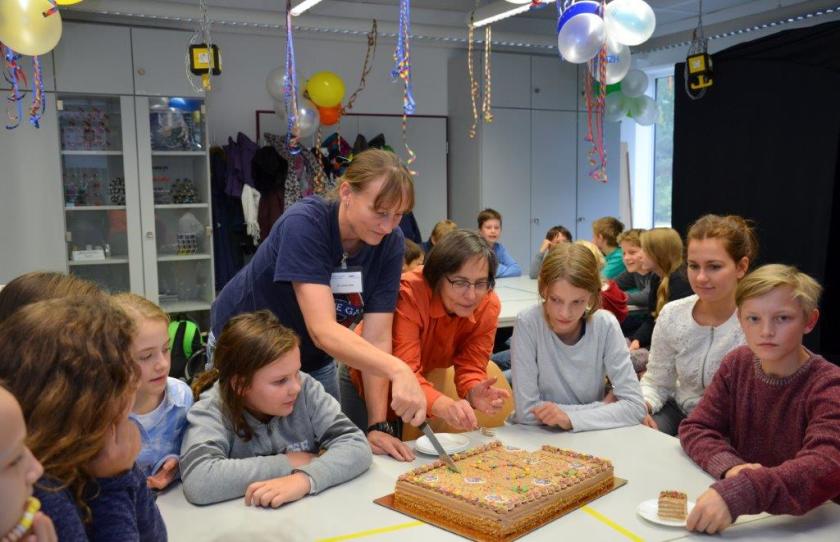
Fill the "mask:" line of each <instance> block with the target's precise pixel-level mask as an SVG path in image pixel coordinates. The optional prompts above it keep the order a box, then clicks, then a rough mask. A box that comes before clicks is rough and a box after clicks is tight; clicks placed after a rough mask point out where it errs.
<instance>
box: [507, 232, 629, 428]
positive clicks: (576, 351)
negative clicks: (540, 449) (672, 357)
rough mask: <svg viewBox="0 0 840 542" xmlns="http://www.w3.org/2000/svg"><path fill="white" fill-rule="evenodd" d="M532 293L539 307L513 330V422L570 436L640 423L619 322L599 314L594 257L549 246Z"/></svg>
mask: <svg viewBox="0 0 840 542" xmlns="http://www.w3.org/2000/svg"><path fill="white" fill-rule="evenodd" d="M538 289H539V292H540V296H541V297H542V299H543V301H542V302H541V303H539V304H537V305H534V306H533V307H531V308H529V309H526V310H524V311H522V312H520V313H519V315H517V317H516V326H515V327H514V330H513V339H512V342H511V361H512V372H513V393H514V400H515V403H516V411H515V412H514V415H513V420H514V421H515V422H516V423H524V424H529V425H548V426H553V427H559V428H561V429H565V430H570V431H587V430H592V429H608V428H612V427H622V426H626V425H633V424H636V423H639V422H640V421H641V419H642V418H643V417H644V402H643V401H642V393H641V390H640V388H639V381H638V380H637V379H636V373H635V372H634V371H633V364H632V362H631V361H630V352H629V351H628V350H627V345H626V343H625V340H624V337H623V335H622V334H621V328H620V327H619V325H618V321H617V320H616V319H615V316H613V315H612V314H611V313H610V312H608V311H605V310H603V309H600V308H599V307H600V294H601V276H600V273H599V269H598V262H597V260H596V259H595V255H594V254H593V253H592V252H591V251H590V250H589V249H588V248H586V247H585V246H583V245H579V244H568V243H561V244H559V245H557V246H555V247H554V248H552V249H551V250H550V251H549V253H548V256H546V258H545V260H544V261H543V265H542V268H541V270H540V276H539V279H538ZM606 378H609V381H610V382H611V383H612V386H613V390H612V392H611V393H610V394H609V395H607V394H605V385H604V383H605V380H606Z"/></svg>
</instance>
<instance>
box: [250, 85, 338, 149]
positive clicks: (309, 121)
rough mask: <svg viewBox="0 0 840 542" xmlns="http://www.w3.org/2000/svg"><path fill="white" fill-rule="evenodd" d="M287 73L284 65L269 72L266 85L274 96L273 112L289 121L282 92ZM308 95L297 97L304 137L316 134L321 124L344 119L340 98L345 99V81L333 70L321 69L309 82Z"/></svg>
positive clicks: (298, 114) (301, 131)
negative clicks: (342, 117) (322, 70)
mask: <svg viewBox="0 0 840 542" xmlns="http://www.w3.org/2000/svg"><path fill="white" fill-rule="evenodd" d="M285 82H286V74H285V70H284V69H283V68H275V69H274V70H271V72H269V74H268V77H267V78H266V80H265V87H266V90H268V93H269V95H271V97H272V98H273V99H274V112H275V113H277V116H278V117H280V120H281V121H282V122H283V123H285V122H286V120H287V119H286V105H285V96H284V94H283V88H284V86H285V85H284V83H285ZM304 88H305V90H306V97H307V98H308V99H304V98H303V97H301V96H298V99H297V106H298V111H297V120H298V127H299V129H300V136H301V137H309V136H311V135H313V134H314V133H315V131H316V130H317V129H318V126H319V125H323V126H332V125H333V124H335V123H337V122H338V121H339V119H340V118H341V113H342V106H341V100H342V99H343V98H344V81H342V80H341V77H339V76H338V75H336V74H335V73H333V72H326V71H325V72H318V73H316V74H314V75H312V77H310V78H309V79H308V80H307V81H306V85H305V87H304Z"/></svg>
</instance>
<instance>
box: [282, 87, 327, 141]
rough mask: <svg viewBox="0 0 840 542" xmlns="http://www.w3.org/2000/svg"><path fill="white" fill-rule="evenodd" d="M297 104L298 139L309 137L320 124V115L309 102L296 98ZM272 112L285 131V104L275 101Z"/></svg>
mask: <svg viewBox="0 0 840 542" xmlns="http://www.w3.org/2000/svg"><path fill="white" fill-rule="evenodd" d="M297 104H298V113H297V121H298V127H299V128H300V137H310V136H311V135H313V134H314V133H315V131H316V130H317V129H318V126H319V125H320V124H321V115H320V114H319V113H318V108H317V107H315V105H314V104H313V103H312V102H310V101H309V100H304V99H303V98H300V97H298V99H297ZM274 112H275V113H276V114H277V118H279V119H280V125H281V128H282V129H283V130H286V129H287V126H288V117H287V116H286V104H285V103H284V102H283V101H280V100H275V101H274Z"/></svg>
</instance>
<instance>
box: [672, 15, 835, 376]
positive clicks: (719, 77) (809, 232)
mask: <svg viewBox="0 0 840 542" xmlns="http://www.w3.org/2000/svg"><path fill="white" fill-rule="evenodd" d="M713 62H714V86H713V87H712V88H710V89H709V90H708V92H707V93H706V96H704V97H703V98H701V99H699V100H691V99H690V98H689V97H688V96H687V94H686V93H685V91H684V90H683V88H684V72H683V70H684V67H685V66H684V64H682V63H681V64H677V66H676V68H675V72H674V82H675V85H676V92H675V94H676V100H675V111H674V162H673V164H674V166H673V168H674V169H673V211H672V213H673V215H672V216H673V220H672V221H673V225H674V228H676V229H677V230H679V231H680V232H681V233H683V234H684V233H685V232H686V230H687V228H688V226H689V225H690V224H691V222H693V221H694V220H695V219H697V218H698V217H699V216H701V215H703V214H705V213H718V214H725V213H734V214H739V215H741V216H744V217H746V218H749V219H752V220H754V221H755V222H756V223H757V231H758V235H759V239H760V243H761V246H760V251H761V255H760V257H759V261H758V262H756V263H758V264H761V263H770V262H774V263H775V262H778V263H787V264H792V265H796V266H797V267H799V268H800V269H801V270H803V271H805V272H806V273H808V274H810V275H811V276H813V277H814V278H816V279H817V280H819V281H820V283H822V284H823V285H824V286H825V293H824V296H823V299H822V303H821V312H822V318H821V323H820V325H819V326H818V327H817V329H816V330H815V331H814V332H812V334H811V336H809V337H808V339H807V341H806V344H808V345H809V346H810V347H811V348H812V349H815V350H816V351H818V352H820V353H822V354H823V355H824V356H826V357H828V358H830V359H832V360H833V361H835V363H836V362H837V360H838V359H840V355H839V354H840V253H838V251H837V250H832V248H833V247H838V248H840V245H838V243H840V201H837V200H840V190H837V191H835V186H838V184H837V182H838V180H840V163H838V154H840V23H837V22H832V23H826V24H821V25H818V26H814V27H809V28H802V29H795V30H789V31H785V32H780V33H777V34H774V35H771V36H768V37H765V38H762V39H758V40H755V41H752V42H749V43H744V44H740V45H736V46H734V47H731V48H729V49H726V50H724V51H721V52H719V53H717V54H715V55H714V56H713Z"/></svg>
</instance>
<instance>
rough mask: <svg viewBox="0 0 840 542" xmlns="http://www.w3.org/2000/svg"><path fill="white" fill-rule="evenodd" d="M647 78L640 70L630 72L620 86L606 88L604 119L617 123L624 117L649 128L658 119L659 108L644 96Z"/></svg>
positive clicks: (653, 101) (648, 97) (652, 100)
mask: <svg viewBox="0 0 840 542" xmlns="http://www.w3.org/2000/svg"><path fill="white" fill-rule="evenodd" d="M647 87H648V76H647V74H646V73H645V72H643V71H642V70H630V71H629V72H627V75H626V76H625V77H624V79H623V80H622V81H621V84H612V85H609V86H607V98H606V102H605V104H604V108H605V111H604V118H605V119H606V120H609V121H612V122H617V121H620V120H621V119H623V118H624V117H626V116H629V117H632V118H633V120H635V121H636V122H637V123H639V124H640V125H642V126H650V125H651V124H653V123H655V122H656V121H657V120H658V119H659V107H658V106H657V105H656V101H655V100H654V99H653V98H651V97H650V96H645V90H647Z"/></svg>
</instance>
